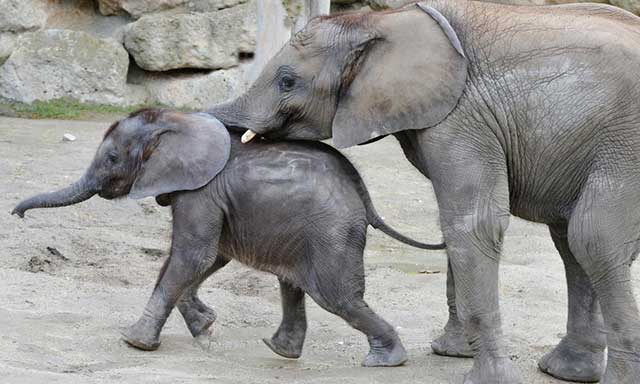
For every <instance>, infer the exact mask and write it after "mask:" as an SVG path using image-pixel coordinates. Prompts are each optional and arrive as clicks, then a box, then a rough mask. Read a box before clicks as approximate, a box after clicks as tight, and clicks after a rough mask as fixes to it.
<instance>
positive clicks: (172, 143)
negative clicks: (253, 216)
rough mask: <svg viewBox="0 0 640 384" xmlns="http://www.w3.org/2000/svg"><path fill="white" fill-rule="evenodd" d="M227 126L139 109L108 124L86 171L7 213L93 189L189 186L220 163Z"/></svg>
mask: <svg viewBox="0 0 640 384" xmlns="http://www.w3.org/2000/svg"><path fill="white" fill-rule="evenodd" d="M229 150H230V138H229V133H228V132H227V129H226V128H225V127H224V126H223V125H222V123H220V122H219V121H218V120H216V119H215V118H214V117H212V116H211V115H207V114H201V113H179V112H173V111H168V110H161V109H143V110H140V111H137V112H134V113H132V114H131V115H129V117H127V118H125V119H123V120H120V121H118V122H116V123H114V124H113V125H111V127H109V129H108V130H107V132H106V133H105V135H104V139H103V140H102V143H100V146H99V147H98V150H97V152H96V155H95V157H94V159H93V161H92V163H91V165H90V166H89V168H88V169H87V171H86V172H85V174H84V175H83V176H82V177H81V178H80V180H78V181H76V182H75V183H73V184H72V185H70V186H69V187H67V188H64V189H61V190H59V191H54V192H49V193H44V194H40V195H36V196H33V197H31V198H29V199H26V200H24V201H22V202H21V203H20V204H18V206H17V207H16V208H15V209H14V210H13V212H12V214H17V215H18V216H20V217H24V212H25V211H27V210H29V209H33V208H52V207H61V206H67V205H71V204H76V203H79V202H82V201H85V200H87V199H89V198H90V197H92V196H93V195H95V194H98V195H99V196H100V197H103V198H106V199H113V198H117V197H122V196H127V195H128V196H129V197H131V198H134V199H140V198H143V197H149V196H159V195H162V194H166V193H170V192H175V191H184V190H194V189H198V188H201V187H202V186H204V185H205V184H207V183H209V182H210V181H211V180H212V179H213V178H214V177H215V176H216V175H217V174H218V173H219V172H220V171H221V170H222V168H224V166H225V164H226V162H227V160H228V158H229Z"/></svg>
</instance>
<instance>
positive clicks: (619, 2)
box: [611, 0, 640, 15]
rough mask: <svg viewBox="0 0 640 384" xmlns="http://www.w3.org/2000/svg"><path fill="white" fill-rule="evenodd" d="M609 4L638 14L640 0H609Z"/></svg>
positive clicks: (639, 12) (639, 13)
mask: <svg viewBox="0 0 640 384" xmlns="http://www.w3.org/2000/svg"><path fill="white" fill-rule="evenodd" d="M611 4H613V5H616V6H618V7H620V8H624V9H626V10H627V11H629V12H633V13H635V14H636V15H640V0H611Z"/></svg>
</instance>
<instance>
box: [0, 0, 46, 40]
mask: <svg viewBox="0 0 640 384" xmlns="http://www.w3.org/2000/svg"><path fill="white" fill-rule="evenodd" d="M45 7H46V2H45V1H42V0H0V32H24V31H34V30H37V29H40V28H42V27H43V26H44V24H45V22H46V20H47V13H46V12H45V9H46V8H45Z"/></svg>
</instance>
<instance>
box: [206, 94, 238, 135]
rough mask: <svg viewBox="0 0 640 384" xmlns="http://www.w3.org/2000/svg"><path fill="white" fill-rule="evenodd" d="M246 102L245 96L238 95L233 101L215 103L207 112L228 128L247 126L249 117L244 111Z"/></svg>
mask: <svg viewBox="0 0 640 384" xmlns="http://www.w3.org/2000/svg"><path fill="white" fill-rule="evenodd" d="M244 103H245V101H244V98H243V97H238V98H237V99H234V100H232V101H228V102H226V103H221V104H217V105H214V106H213V107H211V108H209V110H208V111H207V112H208V113H209V114H211V115H213V117H215V118H216V119H218V120H220V122H222V124H224V125H225V126H226V127H228V128H231V127H246V126H247V121H248V119H247V117H246V115H245V113H244V112H243V111H244V108H243V105H244Z"/></svg>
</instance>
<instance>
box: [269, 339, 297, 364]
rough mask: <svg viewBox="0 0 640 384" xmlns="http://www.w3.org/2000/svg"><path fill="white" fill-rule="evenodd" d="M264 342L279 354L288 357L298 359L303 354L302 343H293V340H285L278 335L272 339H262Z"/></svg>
mask: <svg viewBox="0 0 640 384" xmlns="http://www.w3.org/2000/svg"><path fill="white" fill-rule="evenodd" d="M262 341H264V343H265V344H266V345H267V347H269V349H271V350H272V351H273V352H274V353H276V354H277V355H280V356H282V357H285V358H287V359H297V358H299V357H300V356H301V355H302V344H301V343H292V342H291V341H287V340H283V339H282V338H278V337H276V336H274V337H272V338H271V339H267V338H264V339H262Z"/></svg>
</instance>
